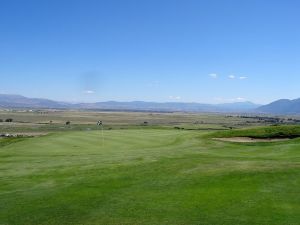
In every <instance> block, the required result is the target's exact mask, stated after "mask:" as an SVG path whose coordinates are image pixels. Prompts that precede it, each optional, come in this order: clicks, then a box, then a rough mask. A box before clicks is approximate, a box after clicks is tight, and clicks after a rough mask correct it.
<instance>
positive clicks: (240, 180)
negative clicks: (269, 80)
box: [0, 129, 300, 225]
mask: <svg viewBox="0 0 300 225" xmlns="http://www.w3.org/2000/svg"><path fill="white" fill-rule="evenodd" d="M204 134H205V133H201V132H199V131H182V130H166V129H132V130H109V131H105V132H104V141H103V139H102V136H101V132H100V131H86V132H64V133H55V134H51V135H47V136H43V137H35V138H30V139H25V140H23V141H18V142H15V141H14V142H12V143H9V144H3V145H0V179H1V180H0V199H1V200H0V224H1V225H2V224H5V225H6V224H9V225H10V224H17V225H19V224H20V225H21V224H24V225H30V224H38V225H43V224H45V225H46V224H47V225H48V224H59V225H63V224H85V225H89V224H105V225H110V224H146V225H155V224H172V225H176V224H180V225H182V224H207V225H208V224H209V225H211V224H214V225H218V224H220V225H221V224H222V225H227V224H228V225H232V224H245V225H246V224H249V225H250V224H251V225H253V224H259V225H263V224H266V225H267V224H268V225H269V224H272V225H277V224H278V225H279V224H280V225H282V224H286V225H296V224H299V221H300V214H299V212H300V188H299V187H300V141H299V140H298V139H294V140H291V141H287V142H283V143H249V144H239V143H226V142H220V141H215V140H212V139H211V138H207V137H206V135H204ZM1 141H2V142H3V140H0V142H1Z"/></svg>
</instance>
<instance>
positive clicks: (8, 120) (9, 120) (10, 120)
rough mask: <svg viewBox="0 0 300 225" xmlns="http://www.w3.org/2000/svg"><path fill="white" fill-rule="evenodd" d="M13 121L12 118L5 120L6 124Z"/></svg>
mask: <svg viewBox="0 0 300 225" xmlns="http://www.w3.org/2000/svg"><path fill="white" fill-rule="evenodd" d="M12 121H13V119H12V118H8V119H6V120H5V122H7V123H11V122H12Z"/></svg>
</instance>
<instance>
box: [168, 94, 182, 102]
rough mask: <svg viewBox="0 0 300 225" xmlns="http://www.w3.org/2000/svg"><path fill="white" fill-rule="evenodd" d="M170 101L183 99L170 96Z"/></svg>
mask: <svg viewBox="0 0 300 225" xmlns="http://www.w3.org/2000/svg"><path fill="white" fill-rule="evenodd" d="M169 99H171V100H177V101H178V100H181V97H180V96H173V95H170V96H169Z"/></svg>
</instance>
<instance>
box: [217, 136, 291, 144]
mask: <svg viewBox="0 0 300 225" xmlns="http://www.w3.org/2000/svg"><path fill="white" fill-rule="evenodd" d="M213 140H217V141H226V142H236V143H255V142H279V141H289V140H291V138H250V137H231V138H213Z"/></svg>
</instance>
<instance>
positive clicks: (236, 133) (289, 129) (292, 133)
mask: <svg viewBox="0 0 300 225" xmlns="http://www.w3.org/2000/svg"><path fill="white" fill-rule="evenodd" d="M209 136H210V137H216V138H222V137H224V138H227V137H228V138H229V137H250V138H297V137H300V126H292V125H282V126H267V127H257V128H251V129H249V128H246V129H238V130H230V131H225V132H222V131H221V132H216V133H213V134H210V135H209Z"/></svg>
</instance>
